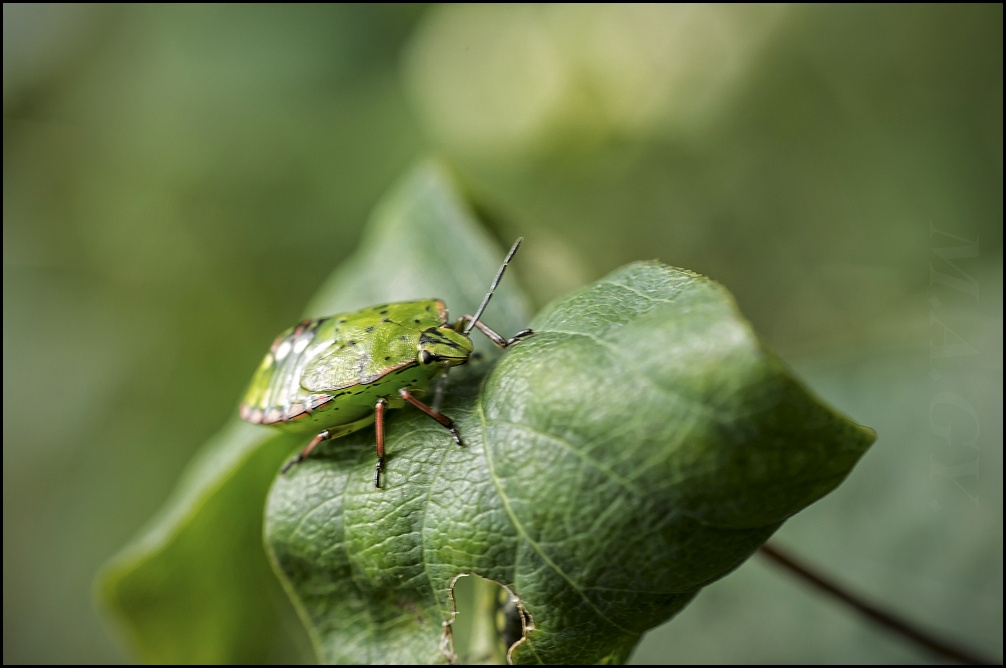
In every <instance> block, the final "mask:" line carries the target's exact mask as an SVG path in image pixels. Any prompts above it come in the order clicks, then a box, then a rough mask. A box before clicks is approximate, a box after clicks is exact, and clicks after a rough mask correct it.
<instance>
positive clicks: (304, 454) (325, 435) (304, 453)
mask: <svg viewBox="0 0 1006 668" xmlns="http://www.w3.org/2000/svg"><path fill="white" fill-rule="evenodd" d="M330 438H332V434H331V433H330V432H329V431H328V430H327V429H326V430H325V431H323V432H321V433H320V434H318V435H317V436H315V437H314V438H313V439H311V442H310V443H308V444H307V446H306V447H305V448H304V449H303V450H301V451H300V452H299V453H297V456H296V457H294V458H293V459H291V460H290V461H288V462H287V463H286V464H284V465H283V468H282V469H280V471H279V472H280V473H286V472H287V471H289V470H290V469H291V468H293V466H295V465H296V464H300V463H301V462H302V461H304V460H305V459H307V458H308V456H310V454H311V451H312V450H314V448H315V446H316V445H318V444H319V443H321V442H322V441H327V440H328V439H330Z"/></svg>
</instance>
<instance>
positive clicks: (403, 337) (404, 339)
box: [398, 335, 409, 341]
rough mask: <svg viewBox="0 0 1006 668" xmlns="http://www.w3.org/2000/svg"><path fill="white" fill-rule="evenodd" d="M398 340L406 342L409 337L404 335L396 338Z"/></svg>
mask: <svg viewBox="0 0 1006 668" xmlns="http://www.w3.org/2000/svg"><path fill="white" fill-rule="evenodd" d="M398 340H399V341H408V340H409V337H407V336H405V335H402V336H399V337H398Z"/></svg>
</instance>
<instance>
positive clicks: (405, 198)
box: [99, 163, 873, 663]
mask: <svg viewBox="0 0 1006 668" xmlns="http://www.w3.org/2000/svg"><path fill="white" fill-rule="evenodd" d="M528 243H533V239H529V240H528ZM313 253H314V254H315V255H316V256H321V254H320V253H319V252H318V250H317V249H314V250H313ZM502 254H503V250H502V248H501V247H500V246H499V245H498V244H496V243H495V242H494V241H492V240H491V239H490V238H489V237H488V236H487V235H486V234H485V233H484V232H483V231H482V230H481V229H480V228H479V227H478V226H477V224H476V223H475V221H474V219H473V217H472V216H471V214H470V213H469V212H468V210H467V208H466V206H465V204H464V203H463V201H462V200H461V198H460V197H459V196H458V194H457V193H456V191H455V189H454V187H453V185H452V184H451V182H450V179H449V177H448V176H447V175H446V174H445V172H444V171H443V170H442V169H441V168H440V167H438V166H437V165H436V164H434V163H426V164H423V165H421V166H419V167H418V168H417V169H416V170H414V171H413V173H412V174H411V175H409V176H408V177H407V178H406V179H405V180H403V182H402V183H401V184H400V185H399V186H398V187H397V188H395V189H394V190H393V191H392V192H391V193H390V194H389V195H388V197H387V198H386V199H385V200H384V202H383V203H382V204H381V205H380V206H379V207H378V208H377V210H376V211H375V214H374V216H373V218H372V221H371V224H370V227H369V228H368V234H367V236H366V237H365V239H364V241H363V244H362V246H361V248H360V250H359V251H358V252H357V254H356V255H354V257H353V258H352V259H351V260H350V261H349V262H347V263H345V264H344V265H343V266H342V267H340V268H339V270H337V271H336V272H335V273H334V274H333V276H332V277H331V279H329V281H328V282H327V283H326V285H325V286H324V287H323V289H322V290H321V291H320V293H319V294H318V295H317V297H316V298H315V299H314V300H313V301H312V302H311V304H310V306H309V307H308V309H307V315H309V316H319V315H326V314H332V313H337V312H340V311H346V310H351V309H356V308H360V307H362V306H366V305H370V304H373V303H379V302H381V301H393V300H404V299H414V298H426V297H440V298H443V299H445V301H446V302H447V304H448V306H449V307H450V308H451V309H452V315H454V316H455V317H456V316H458V315H460V314H461V313H463V312H465V311H468V312H471V311H472V310H473V309H474V308H475V307H476V306H477V304H478V302H479V301H480V299H481V297H482V295H483V292H484V290H485V289H486V286H487V285H488V282H489V279H490V278H491V276H492V273H493V271H494V270H495V268H496V266H497V265H498V263H499V260H500V259H501V257H502ZM520 261H521V258H520V257H518V258H517V261H516V262H515V265H514V270H516V272H519V267H520ZM514 270H512V271H514ZM484 320H485V321H486V322H487V324H489V325H490V326H492V327H493V328H495V329H497V330H498V331H500V332H501V333H504V334H507V335H509V334H512V333H513V332H515V331H517V330H518V329H522V328H523V327H525V326H527V325H528V324H529V319H528V315H527V309H526V307H525V305H524V300H523V298H522V296H521V294H520V291H519V289H518V281H517V280H516V276H514V275H510V274H508V276H507V277H506V278H505V279H504V280H503V283H502V285H501V287H500V289H499V291H498V293H497V295H496V297H495V298H494V300H493V302H492V304H491V305H490V307H489V309H488V310H487V312H486V314H485V317H484ZM530 325H531V326H532V327H533V328H534V329H535V331H536V335H535V336H534V337H533V338H531V339H528V340H526V341H524V342H522V343H520V344H519V345H517V346H515V347H514V348H513V349H511V350H510V351H509V352H507V353H506V355H505V356H502V357H501V356H500V355H499V354H498V351H496V350H495V349H494V348H493V347H492V346H490V345H488V344H487V342H486V341H484V340H483V339H482V337H481V336H480V335H478V334H475V341H476V346H477V349H478V350H479V351H480V354H479V358H478V359H477V360H474V361H473V362H472V363H471V364H469V365H467V366H466V367H461V368H459V369H457V370H456V372H455V373H452V374H451V377H450V383H449V385H448V388H447V390H448V391H447V399H446V402H445V404H444V407H443V410H444V411H445V412H446V413H447V414H449V415H450V416H451V417H453V418H454V419H455V420H456V421H457V423H458V426H459V429H460V431H461V433H462V435H463V437H464V439H465V447H464V448H459V447H457V446H456V445H455V444H454V443H453V441H452V439H451V438H450V436H449V435H448V434H447V433H446V432H445V431H444V430H443V429H442V428H441V427H439V426H438V425H437V424H436V423H434V422H433V421H431V420H429V419H428V418H426V417H425V416H422V415H420V414H418V413H417V412H416V411H413V410H411V409H406V410H400V411H394V412H392V413H391V414H390V415H389V419H388V440H387V450H388V465H387V471H386V475H385V479H384V480H385V488H384V489H381V490H378V489H375V488H374V487H373V482H372V480H373V476H372V472H373V466H374V461H375V452H374V436H373V431H372V430H369V429H368V430H363V431H360V432H357V433H356V434H352V435H350V436H348V437H345V438H342V439H338V440H336V441H333V442H330V443H326V444H324V445H323V446H322V447H320V448H319V450H318V451H317V453H316V455H314V456H312V457H311V458H310V459H308V460H307V461H306V462H304V463H303V464H301V465H300V466H298V467H297V468H296V469H294V470H293V471H292V472H291V474H290V475H288V476H281V477H278V478H277V477H276V471H277V469H278V467H279V465H280V463H281V462H282V460H283V459H284V458H285V457H287V456H288V455H289V453H290V452H291V451H293V450H294V449H296V448H298V447H300V446H302V445H303V443H302V441H303V439H301V438H299V437H291V436H283V435H278V434H276V433H275V432H272V431H270V430H268V429H265V428H261V427H252V426H249V425H244V424H242V423H240V422H239V421H238V420H237V419H236V418H235V419H233V420H232V421H231V422H230V423H229V424H228V425H227V426H226V427H225V428H224V430H223V431H222V432H221V434H220V435H218V436H217V437H216V438H215V439H213V440H212V441H211V442H210V443H208V444H207V446H206V449H205V450H204V452H203V453H202V454H201V456H200V457H198V458H197V459H196V460H195V461H194V462H193V463H192V465H191V466H190V469H189V471H188V473H187V474H186V476H185V478H184V479H183V481H182V482H181V483H180V485H179V489H178V491H177V492H176V494H175V497H174V499H173V500H172V501H171V502H169V503H168V504H167V506H166V508H165V510H164V511H163V512H162V514H161V515H160V516H159V518H158V519H156V520H155V521H154V522H152V524H151V527H150V528H149V529H148V531H147V532H146V533H144V534H143V535H142V536H141V537H140V538H138V539H137V540H136V542H135V543H134V544H132V545H131V546H129V547H128V548H127V549H126V550H124V551H123V553H121V554H120V555H119V556H118V557H117V558H116V559H115V560H113V562H112V563H111V564H110V565H109V566H108V567H107V568H106V570H105V572H104V573H103V575H102V577H101V579H100V581H99V589H100V594H101V596H102V599H103V600H104V602H105V604H106V607H107V608H109V609H110V610H111V612H112V613H113V614H114V616H115V617H116V618H117V619H118V620H119V621H120V626H121V627H122V628H123V629H124V630H125V632H126V634H127V635H128V636H129V637H130V639H131V640H132V644H133V646H134V647H135V648H136V649H137V651H138V653H139V656H140V657H141V658H143V659H145V660H148V661H206V662H210V661H215V662H227V661H253V660H259V661H262V660H270V659H277V658H280V659H284V660H291V659H292V658H295V657H297V656H298V655H297V654H296V652H297V650H298V647H299V646H298V645H297V642H296V639H297V636H296V633H291V632H290V631H289V629H290V628H291V624H290V615H289V604H288V603H286V602H285V600H284V597H283V596H282V594H281V592H279V591H278V587H277V583H276V577H275V576H274V575H273V574H272V573H270V572H269V564H268V563H267V560H266V559H265V554H264V551H263V549H262V542H261V540H262V536H261V532H262V519H263V515H262V509H263V504H266V510H265V532H266V536H265V538H266V543H267V548H268V552H269V553H270V556H271V558H272V560H273V566H274V568H275V570H276V572H277V574H278V575H279V576H280V577H279V580H280V583H281V584H282V586H283V587H284V588H285V590H286V593H287V594H289V596H290V598H291V600H292V601H293V603H294V607H295V608H296V610H297V611H298V612H299V614H300V617H301V619H302V621H303V622H304V623H305V625H306V627H307V631H308V635H309V636H310V638H311V640H312V641H313V644H314V649H315V652H316V653H317V655H318V657H319V658H320V659H321V660H322V661H326V662H336V661H342V662H354V663H367V662H413V661H415V662H438V661H440V662H442V661H444V660H447V659H448V658H450V657H451V656H452V652H453V647H452V642H451V637H450V633H449V630H448V627H447V626H445V623H447V622H449V621H450V620H451V619H452V616H453V602H452V599H451V587H452V584H453V583H454V582H455V580H456V578H457V577H458V576H460V575H463V574H477V575H480V576H482V577H484V578H487V579H489V580H493V581H495V582H498V583H500V584H502V585H504V586H506V587H507V588H508V589H509V590H510V591H511V592H513V593H514V594H516V595H517V596H518V597H519V599H520V604H521V606H523V609H524V610H525V612H526V613H527V620H528V629H527V634H526V637H525V639H524V640H522V641H521V642H520V643H518V644H517V645H516V646H515V647H514V648H513V649H512V650H511V656H510V658H511V659H512V660H513V661H515V662H605V661H607V662H619V661H623V660H625V659H626V658H627V656H628V655H629V653H630V652H631V650H632V648H633V647H634V646H635V644H636V642H637V641H638V639H639V637H640V635H641V634H642V633H643V632H644V631H645V630H647V629H648V628H651V627H653V626H654V625H656V624H659V623H660V622H662V621H664V620H666V619H667V618H668V617H670V616H672V615H673V614H674V613H675V612H677V611H678V610H680V609H681V608H682V607H683V606H684V605H685V604H686V603H687V602H688V601H689V600H690V599H691V598H692V597H693V596H694V595H695V593H696V592H697V591H698V590H699V589H700V588H701V587H702V586H704V585H705V584H708V583H709V582H711V581H713V580H715V579H717V578H719V577H721V576H722V575H724V574H725V573H727V572H729V571H730V570H731V569H732V568H734V567H736V566H737V565H738V564H740V563H741V562H743V561H744V559H746V558H747V556H748V555H750V553H751V552H752V551H753V550H754V549H756V548H757V546H758V545H760V544H761V543H762V542H763V541H764V540H765V539H766V538H767V537H768V536H769V535H770V534H771V533H772V532H773V531H774V530H775V529H776V528H777V527H778V526H779V524H780V523H781V522H782V521H783V520H785V519H786V518H787V517H788V516H789V515H791V514H793V513H795V512H797V511H798V510H800V509H801V508H803V507H804V506H806V505H807V504H809V503H811V502H813V501H814V500H815V499H817V498H819V497H820V496H821V495H823V494H825V493H827V492H828V491H829V490H830V489H832V488H833V487H834V486H835V485H837V484H838V483H839V482H840V481H841V480H842V479H843V478H844V476H845V475H846V474H847V473H848V472H849V470H850V469H851V467H852V466H853V465H854V464H855V462H856V460H857V459H858V457H859V456H860V455H861V454H862V452H863V451H864V450H865V449H866V448H867V447H868V445H869V443H870V442H872V440H873V434H872V432H871V431H870V430H867V429H864V428H862V427H858V426H856V425H854V424H852V423H851V422H849V421H847V420H846V419H844V418H843V417H841V416H839V415H836V414H835V413H833V412H832V411H830V410H829V409H828V408H826V407H824V406H822V405H821V404H820V403H819V402H817V401H816V400H815V399H814V398H813V397H811V396H810V395H809V394H807V392H806V391H805V390H804V389H803V388H802V387H801V386H800V385H799V384H798V383H796V382H795V381H794V380H792V378H791V377H790V376H789V374H788V373H787V372H786V371H785V369H783V368H782V367H781V366H780V365H779V364H778V362H777V361H776V360H775V359H774V358H773V357H772V355H771V354H769V353H767V352H766V351H764V350H763V349H762V347H761V346H760V344H759V343H758V341H757V339H756V337H755V336H754V335H753V333H752V332H751V331H750V328H749V326H748V325H747V324H746V322H745V321H744V320H743V319H742V318H741V317H740V316H739V315H738V314H737V312H736V310H735V307H734V305H733V302H732V299H731V298H730V297H729V295H728V294H727V293H726V292H725V291H724V290H723V289H722V288H721V287H719V286H717V285H716V284H714V283H712V282H711V281H708V280H707V279H704V278H702V277H700V276H697V275H695V274H692V273H689V272H685V271H681V270H676V269H671V268H669V267H666V266H663V265H660V264H658V263H636V264H632V265H628V266H626V267H623V268H622V269H620V270H618V271H616V272H614V273H613V274H611V275H610V276H608V277H607V278H605V279H603V280H601V281H599V282H598V283H596V284H594V285H592V286H589V287H587V288H584V289H582V290H580V291H578V292H576V293H574V294H572V295H569V296H567V297H565V298H562V299H560V300H558V301H556V302H555V303H553V304H552V305H551V306H549V307H547V308H546V309H545V310H544V311H543V312H542V313H540V314H539V315H538V317H537V318H535V319H534V320H533V321H531V322H530ZM280 328H281V327H280ZM277 329H279V328H277ZM267 343H268V342H263V350H264V349H265V347H266V345H267ZM249 373H250V370H249ZM274 479H275V484H274V486H273V488H272V491H271V492H268V486H269V484H270V481H272V480H274ZM267 492H268V499H267ZM291 637H292V640H293V642H291ZM277 640H279V641H284V640H285V641H286V643H287V644H285V645H284V644H282V642H281V643H280V644H277Z"/></svg>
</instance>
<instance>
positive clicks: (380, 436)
mask: <svg viewBox="0 0 1006 668" xmlns="http://www.w3.org/2000/svg"><path fill="white" fill-rule="evenodd" d="M387 409H388V400H387V399H378V400H377V406H375V407H374V413H375V415H374V418H375V419H374V428H375V429H376V431H377V470H376V471H374V487H376V488H377V489H381V471H383V470H384V411H386V410H387Z"/></svg>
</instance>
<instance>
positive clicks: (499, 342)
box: [457, 314, 534, 348]
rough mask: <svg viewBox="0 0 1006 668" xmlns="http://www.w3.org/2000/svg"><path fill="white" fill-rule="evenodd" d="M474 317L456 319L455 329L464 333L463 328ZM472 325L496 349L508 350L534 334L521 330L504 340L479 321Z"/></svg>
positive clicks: (467, 316) (465, 316)
mask: <svg viewBox="0 0 1006 668" xmlns="http://www.w3.org/2000/svg"><path fill="white" fill-rule="evenodd" d="M474 317H475V316H472V315H467V314H466V315H463V316H461V317H460V318H459V319H458V324H457V328H458V329H459V330H460V331H464V328H465V327H466V326H467V325H468V324H469V323H471V322H472V320H473V319H474ZM473 324H474V326H475V327H476V328H477V329H478V330H479V331H480V332H482V333H483V334H485V335H486V337H487V338H488V339H489V340H490V341H492V342H493V343H495V344H496V347H498V348H509V347H510V346H512V345H513V344H515V343H517V342H518V341H522V340H524V339H526V338H527V337H529V336H533V335H534V332H533V331H531V330H530V329H522V330H521V331H519V332H517V333H516V334H514V335H513V336H511V337H510V338H509V339H504V338H503V337H502V336H500V335H499V334H497V333H496V332H494V331H493V330H491V329H489V327H488V326H487V325H484V324H482V322H481V321H479V320H476V321H475V322H474V323H473Z"/></svg>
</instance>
